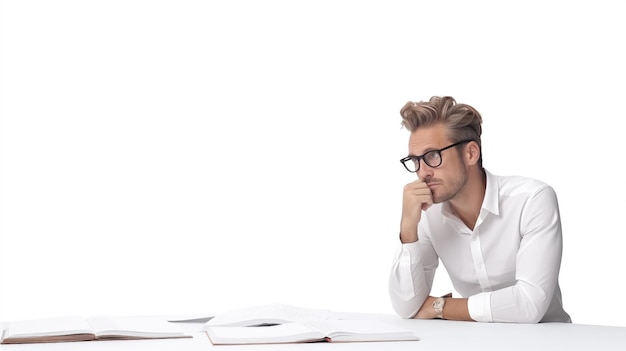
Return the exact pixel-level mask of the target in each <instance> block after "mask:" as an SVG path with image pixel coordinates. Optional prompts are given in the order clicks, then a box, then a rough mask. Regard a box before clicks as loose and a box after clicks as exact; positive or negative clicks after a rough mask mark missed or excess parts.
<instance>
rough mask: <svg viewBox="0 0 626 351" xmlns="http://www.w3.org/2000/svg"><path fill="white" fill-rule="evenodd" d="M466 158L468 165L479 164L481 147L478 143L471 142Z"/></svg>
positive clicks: (468, 144) (466, 151)
mask: <svg viewBox="0 0 626 351" xmlns="http://www.w3.org/2000/svg"><path fill="white" fill-rule="evenodd" d="M465 156H466V160H467V162H468V164H470V165H473V164H475V163H478V160H480V146H479V145H478V143H477V142H475V141H470V142H469V143H467V148H466V150H465Z"/></svg>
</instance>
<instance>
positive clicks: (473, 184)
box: [449, 167, 487, 230]
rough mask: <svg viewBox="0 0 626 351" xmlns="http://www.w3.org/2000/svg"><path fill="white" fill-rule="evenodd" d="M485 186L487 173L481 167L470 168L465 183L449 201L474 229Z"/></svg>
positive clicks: (461, 218)
mask: <svg viewBox="0 0 626 351" xmlns="http://www.w3.org/2000/svg"><path fill="white" fill-rule="evenodd" d="M486 188H487V175H486V174H485V171H484V170H483V169H482V168H478V167H476V168H473V169H471V170H470V174H469V178H468V179H467V184H466V185H465V187H464V188H463V190H461V192H459V193H458V194H457V195H456V196H455V197H454V199H451V200H450V201H449V203H450V206H451V207H452V209H453V210H454V212H455V213H456V215H457V216H458V217H459V219H460V220H461V221H463V223H465V225H466V226H467V227H468V228H470V229H471V230H474V226H475V225H476V221H477V220H478V215H480V208H481V207H482V204H483V200H484V199H485V189H486Z"/></svg>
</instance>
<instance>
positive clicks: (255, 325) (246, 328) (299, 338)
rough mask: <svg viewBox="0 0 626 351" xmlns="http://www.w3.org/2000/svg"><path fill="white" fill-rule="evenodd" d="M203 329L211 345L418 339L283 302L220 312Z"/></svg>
mask: <svg viewBox="0 0 626 351" xmlns="http://www.w3.org/2000/svg"><path fill="white" fill-rule="evenodd" d="M204 331H205V332H206V334H207V335H208V337H209V339H210V340H211V342H212V343H213V344H215V345H221V344H273V343H302V342H315V341H329V342H349V341H350V342H356V341H400V340H419V339H418V338H417V337H416V336H415V335H414V333H413V332H412V331H409V330H405V329H401V328H398V327H396V326H394V325H392V324H390V323H387V322H384V321H381V320H374V319H338V318H337V317H336V314H333V313H332V312H331V311H330V310H319V309H310V308H302V307H295V306H291V305H285V304H269V305H260V306H253V307H248V308H243V309H239V310H233V311H227V312H224V313H220V314H217V315H215V316H214V317H213V318H212V319H211V320H209V321H208V322H206V323H205V324H204Z"/></svg>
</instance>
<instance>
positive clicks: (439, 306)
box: [433, 297, 446, 319]
mask: <svg viewBox="0 0 626 351" xmlns="http://www.w3.org/2000/svg"><path fill="white" fill-rule="evenodd" d="M445 304H446V299H444V298H443V297H438V298H436V299H435V301H433V309H434V310H435V313H436V314H437V318H439V319H443V306H444V305H445Z"/></svg>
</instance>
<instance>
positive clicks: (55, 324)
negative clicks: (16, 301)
mask: <svg viewBox="0 0 626 351" xmlns="http://www.w3.org/2000/svg"><path fill="white" fill-rule="evenodd" d="M92 333H93V330H92V328H91V325H89V323H87V321H85V319H84V318H83V317H79V316H63V317H50V318H41V319H32V320H20V321H12V322H9V323H7V328H6V331H5V335H4V337H5V338H7V337H41V336H54V335H72V334H92Z"/></svg>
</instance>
